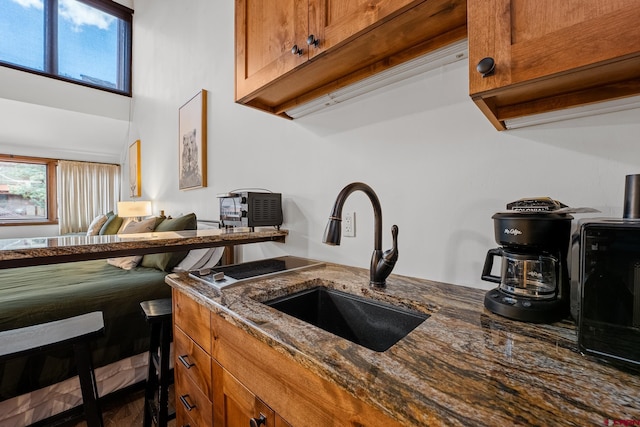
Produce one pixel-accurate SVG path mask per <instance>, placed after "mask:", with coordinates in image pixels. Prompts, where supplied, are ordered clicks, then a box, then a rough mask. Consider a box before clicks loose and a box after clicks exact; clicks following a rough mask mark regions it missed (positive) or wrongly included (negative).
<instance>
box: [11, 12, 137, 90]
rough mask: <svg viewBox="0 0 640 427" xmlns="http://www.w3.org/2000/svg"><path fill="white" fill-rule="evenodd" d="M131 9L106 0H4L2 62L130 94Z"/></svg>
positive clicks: (30, 70)
mask: <svg viewBox="0 0 640 427" xmlns="http://www.w3.org/2000/svg"><path fill="white" fill-rule="evenodd" d="M132 13H133V11H132V10H131V9H128V8H126V7H124V6H122V5H120V4H118V3H115V2H113V1H107V0H0V65H5V66H8V67H12V68H17V69H20V70H24V71H29V72H34V73H38V74H43V75H47V76H50V77H55V78H58V79H62V80H66V81H69V82H73V83H78V84H82V85H86V86H91V87H96V88H100V89H105V90H109V91H111V92H116V93H121V94H126V95H131V22H132Z"/></svg>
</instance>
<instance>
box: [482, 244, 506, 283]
mask: <svg viewBox="0 0 640 427" xmlns="http://www.w3.org/2000/svg"><path fill="white" fill-rule="evenodd" d="M497 256H500V257H501V256H502V249H501V248H495V249H489V251H488V252H487V257H486V258H485V260H484V267H483V268H482V280H486V281H487V282H494V283H500V282H501V281H502V278H500V277H499V276H494V275H493V274H491V269H492V268H493V258H494V257H497Z"/></svg>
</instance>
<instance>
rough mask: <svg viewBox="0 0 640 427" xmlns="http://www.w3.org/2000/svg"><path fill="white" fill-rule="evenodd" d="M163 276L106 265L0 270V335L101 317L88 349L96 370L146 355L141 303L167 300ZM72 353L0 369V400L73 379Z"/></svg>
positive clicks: (51, 354) (60, 352) (103, 262)
mask: <svg viewBox="0 0 640 427" xmlns="http://www.w3.org/2000/svg"><path fill="white" fill-rule="evenodd" d="M166 274H167V273H165V272H163V271H160V270H156V269H153V268H144V267H137V268H135V269H132V270H128V271H127V270H122V269H120V268H117V267H114V266H111V265H109V264H107V262H106V260H95V261H83V262H75V263H67V264H55V265H44V266H36V267H24V268H15V269H7V270H0V331H2V330H9V329H15V328H20V327H23V326H29V325H35V324H39V323H44V322H49V321H52V320H58V319H63V318H66V317H70V316H75V315H78V314H83V313H88V312H91V311H97V310H99V311H102V312H103V314H104V321H105V335H104V337H102V338H99V339H97V340H96V341H95V342H94V343H93V346H92V349H93V361H94V366H95V367H99V366H104V365H106V364H109V363H112V362H115V361H117V360H120V359H123V358H126V357H129V356H133V355H134V354H138V353H143V352H145V351H148V346H149V325H148V324H147V323H146V321H145V319H144V315H143V314H142V310H141V308H140V302H142V301H146V300H151V299H157V298H168V297H170V296H171V288H170V287H169V286H168V285H167V284H165V282H164V277H165V275H166ZM74 365H75V364H74V361H73V353H72V351H70V350H68V349H60V350H55V351H50V352H46V353H40V354H36V355H32V356H29V357H21V358H17V359H12V360H9V361H6V362H5V363H1V364H0V400H4V399H7V398H10V397H13V396H16V395H20V394H23V393H26V392H29V391H33V390H36V389H38V388H41V387H44V386H46V385H50V384H53V383H56V382H58V381H61V380H64V379H66V378H69V377H71V376H73V375H75V370H74Z"/></svg>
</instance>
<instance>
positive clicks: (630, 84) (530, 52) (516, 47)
mask: <svg viewBox="0 0 640 427" xmlns="http://www.w3.org/2000/svg"><path fill="white" fill-rule="evenodd" d="M467 10H468V33H469V92H470V95H471V98H472V99H473V100H474V102H475V103H476V104H477V106H478V107H479V108H480V109H481V110H482V112H483V113H484V114H485V116H487V118H488V119H489V120H490V121H491V123H492V124H493V125H494V126H495V127H496V129H498V130H502V129H505V121H508V120H509V119H514V118H519V117H525V116H530V115H533V114H538V113H543V112H549V111H556V110H561V109H566V108H570V107H577V106H581V105H586V104H591V103H595V102H601V101H606V100H612V99H616V98H622V97H627V96H631V95H637V94H640V25H638V23H640V1H638V0H607V1H602V0H467ZM492 67H493V68H492Z"/></svg>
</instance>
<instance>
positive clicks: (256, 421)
mask: <svg viewBox="0 0 640 427" xmlns="http://www.w3.org/2000/svg"><path fill="white" fill-rule="evenodd" d="M262 424H264V425H267V417H266V416H265V415H264V414H260V418H251V420H249V426H250V427H260V426H261V425H262Z"/></svg>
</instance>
